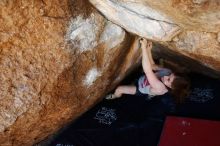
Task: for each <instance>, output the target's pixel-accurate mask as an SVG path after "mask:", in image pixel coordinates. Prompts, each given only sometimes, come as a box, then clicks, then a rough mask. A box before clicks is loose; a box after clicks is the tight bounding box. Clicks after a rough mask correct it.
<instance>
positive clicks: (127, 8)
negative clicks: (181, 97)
mask: <svg viewBox="0 0 220 146" xmlns="http://www.w3.org/2000/svg"><path fill="white" fill-rule="evenodd" d="M90 2H91V3H92V4H93V5H94V6H95V7H96V8H97V9H98V10H99V11H100V12H101V13H103V14H104V15H105V16H106V17H107V18H108V19H109V20H111V21H113V22H114V23H117V24H118V25H120V26H122V27H123V28H125V29H126V30H127V31H129V32H131V33H134V34H137V35H140V36H143V37H145V38H148V39H152V40H155V41H161V42H160V43H161V44H163V45H165V46H166V47H168V48H170V49H172V50H174V51H176V52H179V53H181V54H184V55H186V56H188V57H191V58H192V59H195V60H199V61H200V62H201V63H202V64H204V65H206V66H208V67H210V68H212V69H215V70H217V71H220V57H218V56H219V53H220V52H219V51H220V41H219V33H220V2H219V1H218V0H157V1H152V0H121V1H118V0H90Z"/></svg>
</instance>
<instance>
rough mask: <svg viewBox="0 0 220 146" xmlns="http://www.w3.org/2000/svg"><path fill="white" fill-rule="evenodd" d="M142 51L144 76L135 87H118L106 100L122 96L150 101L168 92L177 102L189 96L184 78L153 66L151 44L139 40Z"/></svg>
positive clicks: (187, 83) (187, 85)
mask: <svg viewBox="0 0 220 146" xmlns="http://www.w3.org/2000/svg"><path fill="white" fill-rule="evenodd" d="M139 43H140V48H141V50H142V67H143V70H144V73H145V74H144V75H143V76H141V77H139V79H138V80H137V82H136V85H120V86H118V87H117V88H116V89H115V91H114V93H112V94H109V95H107V96H106V99H115V98H120V97H121V96H122V94H131V95H137V96H139V95H143V94H144V95H146V96H147V99H149V100H150V99H151V98H153V97H154V96H157V95H163V94H165V93H167V92H170V93H171V94H172V95H173V97H174V99H175V100H176V101H177V102H181V101H183V99H184V98H185V97H186V96H187V95H188V94H189V89H190V82H189V79H188V78H187V77H186V76H183V75H182V74H178V73H174V72H172V71H171V70H170V69H167V68H163V67H160V66H158V65H156V64H155V62H154V60H153V58H152V54H151V49H152V42H150V41H147V40H146V39H143V38H141V39H139Z"/></svg>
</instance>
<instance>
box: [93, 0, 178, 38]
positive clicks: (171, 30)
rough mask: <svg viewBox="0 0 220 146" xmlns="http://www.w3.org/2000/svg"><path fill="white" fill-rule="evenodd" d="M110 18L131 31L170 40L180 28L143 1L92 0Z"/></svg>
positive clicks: (140, 34)
mask: <svg viewBox="0 0 220 146" xmlns="http://www.w3.org/2000/svg"><path fill="white" fill-rule="evenodd" d="M90 2H91V3H92V4H93V5H94V6H95V7H96V8H97V9H98V10H100V11H101V12H102V13H103V14H104V15H105V16H106V17H107V18H108V19H110V20H111V21H113V22H114V23H116V24H118V25H120V26H122V27H124V28H125V29H126V30H128V31H129V32H131V33H135V34H137V35H139V36H142V37H146V38H150V39H153V40H157V41H168V40H171V39H172V37H173V36H175V35H176V34H177V33H178V32H179V30H180V28H179V27H178V25H176V24H174V23H173V21H172V20H171V19H168V18H167V17H166V16H165V15H163V14H162V13H160V12H159V11H157V10H155V9H153V8H151V7H149V5H147V4H144V3H143V2H142V3H141V1H130V0H127V1H126V0H125V1H117V0H90Z"/></svg>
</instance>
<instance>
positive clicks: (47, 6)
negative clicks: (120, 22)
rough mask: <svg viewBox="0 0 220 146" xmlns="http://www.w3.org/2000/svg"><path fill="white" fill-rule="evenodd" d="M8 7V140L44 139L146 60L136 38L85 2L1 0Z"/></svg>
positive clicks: (4, 54) (3, 88)
mask: <svg viewBox="0 0 220 146" xmlns="http://www.w3.org/2000/svg"><path fill="white" fill-rule="evenodd" d="M0 11H1V13H0V24H1V25H0V145H3V146H11V145H16V146H19V145H25V146H26V145H32V144H33V143H36V142H38V141H40V140H42V139H43V138H45V137H46V136H48V135H49V134H51V133H53V132H55V131H56V130H58V129H59V128H60V127H61V126H63V125H65V124H67V123H68V122H70V120H73V119H75V118H76V117H77V116H79V115H80V114H82V113H83V112H85V111H86V110H88V109H89V108H90V107H91V106H92V105H94V104H95V103H96V102H97V101H98V100H100V97H101V96H103V95H104V94H105V93H106V92H107V91H109V90H110V89H111V88H113V87H114V85H115V84H116V83H118V82H119V81H120V80H121V79H122V78H123V77H124V76H125V74H126V72H128V69H131V68H132V66H133V67H134V66H135V62H137V63H138V61H139V60H140V52H139V51H137V49H136V50H135V49H132V48H131V47H130V46H131V45H132V42H133V40H134V39H133V37H131V36H130V35H128V34H127V33H125V31H124V30H122V29H121V28H120V27H118V26H117V25H115V24H113V23H111V22H109V21H107V20H106V19H104V18H103V16H101V15H100V14H99V13H97V12H96V10H94V9H93V8H92V7H91V6H90V5H89V3H87V1H85V0H78V1H69V0H64V1H63V0H62V1H61V0H53V1H50V0H42V1H41V0H39V1H34V0H30V1H29V0H26V1H16V0H11V1H0ZM132 58H133V59H132ZM130 59H131V60H133V63H131V60H130Z"/></svg>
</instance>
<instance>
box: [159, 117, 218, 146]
mask: <svg viewBox="0 0 220 146" xmlns="http://www.w3.org/2000/svg"><path fill="white" fill-rule="evenodd" d="M158 146H220V121H210V120H202V119H193V118H182V117H167V118H166V121H165V124H164V127H163V131H162V134H161V138H160V142H159V145H158Z"/></svg>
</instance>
